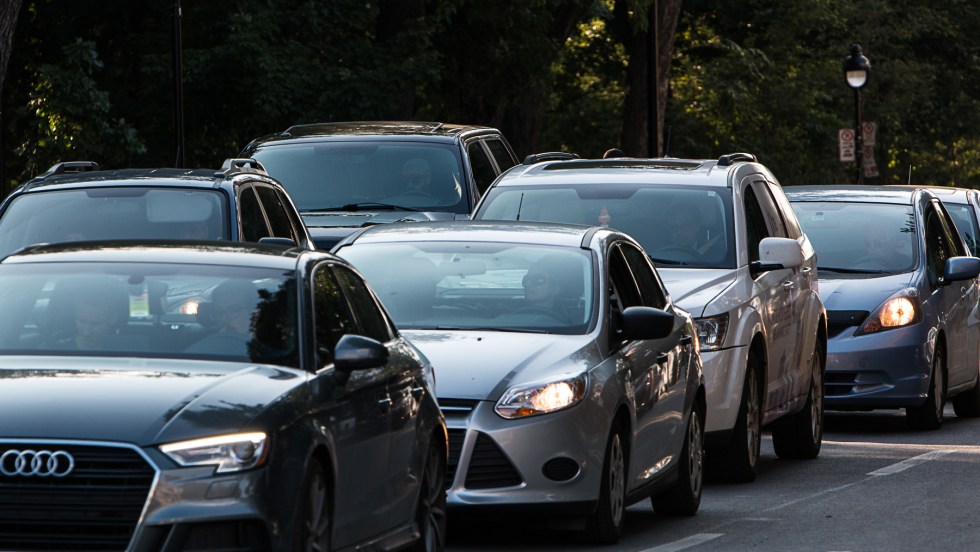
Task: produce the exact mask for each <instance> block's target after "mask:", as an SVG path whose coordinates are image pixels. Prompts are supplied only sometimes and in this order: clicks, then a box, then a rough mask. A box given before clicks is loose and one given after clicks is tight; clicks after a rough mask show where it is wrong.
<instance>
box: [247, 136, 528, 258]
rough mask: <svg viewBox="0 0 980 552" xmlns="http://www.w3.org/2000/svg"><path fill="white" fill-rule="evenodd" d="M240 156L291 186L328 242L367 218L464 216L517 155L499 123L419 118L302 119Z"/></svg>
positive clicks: (319, 237) (315, 231) (314, 229)
mask: <svg viewBox="0 0 980 552" xmlns="http://www.w3.org/2000/svg"><path fill="white" fill-rule="evenodd" d="M241 156H242V157H248V158H254V159H257V160H258V161H259V162H261V163H262V164H263V165H264V166H265V167H266V168H267V169H268V171H269V174H271V175H272V176H273V177H275V178H276V179H278V180H279V181H280V182H282V184H283V186H285V187H286V189H287V190H289V194H290V196H292V198H293V200H294V201H295V202H296V206H297V207H298V208H299V211H300V213H301V214H302V216H303V220H304V222H305V223H306V225H307V227H308V228H309V231H310V234H311V235H312V236H313V239H314V241H316V243H317V246H318V247H319V248H321V249H329V248H330V247H332V246H333V245H334V244H336V243H337V242H338V241H339V240H340V239H341V238H343V237H344V236H347V235H348V234H350V233H351V232H353V231H354V229H356V228H359V227H363V226H370V225H373V224H383V223H391V222H410V221H426V220H453V219H455V218H464V217H466V216H467V215H469V213H470V212H471V211H472V210H473V207H474V206H476V203H477V201H478V200H479V198H480V196H481V195H482V194H483V193H484V192H485V191H486V190H487V188H488V187H489V186H490V184H491V183H492V182H493V181H494V179H496V178H497V176H498V175H500V173H502V172H504V171H505V170H507V169H509V168H510V167H512V166H514V165H516V164H517V163H518V159H517V156H515V155H514V150H513V149H512V148H511V146H510V144H508V143H507V140H506V139H505V138H504V137H503V135H502V134H501V133H500V131H499V130H497V129H495V128H489V127H484V126H473V125H457V124H446V123H437V122H414V121H362V122H343V123H321V124H308V125H296V126H292V127H290V128H288V129H286V130H285V131H283V132H279V133H276V134H270V135H268V136H263V137H261V138H256V139H255V140H253V141H252V142H251V143H250V144H248V145H247V146H246V147H245V149H244V150H242V152H241Z"/></svg>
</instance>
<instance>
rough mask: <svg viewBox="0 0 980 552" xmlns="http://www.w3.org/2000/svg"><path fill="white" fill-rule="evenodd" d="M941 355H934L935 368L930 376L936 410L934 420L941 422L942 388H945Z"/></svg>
mask: <svg viewBox="0 0 980 552" xmlns="http://www.w3.org/2000/svg"><path fill="white" fill-rule="evenodd" d="M941 359H942V355H940V354H939V353H936V359H935V360H934V361H933V364H935V366H934V367H933V370H932V371H933V374H932V385H933V392H932V395H933V406H934V407H935V409H936V419H937V420H939V421H942V419H943V406H945V405H944V404H943V387H945V385H944V384H945V381H944V380H943V377H944V376H945V374H943V363H942V361H941Z"/></svg>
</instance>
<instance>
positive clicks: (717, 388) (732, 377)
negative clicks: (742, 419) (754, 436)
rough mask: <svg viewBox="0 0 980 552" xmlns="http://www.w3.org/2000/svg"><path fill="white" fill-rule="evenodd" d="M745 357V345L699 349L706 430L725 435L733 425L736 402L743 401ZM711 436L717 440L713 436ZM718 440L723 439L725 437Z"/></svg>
mask: <svg viewBox="0 0 980 552" xmlns="http://www.w3.org/2000/svg"><path fill="white" fill-rule="evenodd" d="M747 359H748V357H747V353H746V348H745V347H733V348H731V349H720V350H717V351H702V352H701V364H702V365H703V366H704V390H705V396H706V398H707V404H708V411H707V414H706V415H705V426H704V430H705V433H706V434H714V435H716V436H717V435H726V434H729V433H730V432H731V429H732V428H733V427H735V418H736V417H737V416H738V406H739V404H740V403H741V401H742V392H741V390H742V383H743V382H744V381H745V363H746V362H747ZM706 438H709V437H708V436H706ZM710 440H711V441H716V439H710ZM717 441H719V442H722V443H725V442H727V439H718V440H717Z"/></svg>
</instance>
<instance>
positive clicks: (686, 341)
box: [681, 335, 694, 345]
mask: <svg viewBox="0 0 980 552" xmlns="http://www.w3.org/2000/svg"><path fill="white" fill-rule="evenodd" d="M693 342H694V338H693V337H691V336H689V335H685V336H684V337H682V338H681V345H690V344H691V343H693Z"/></svg>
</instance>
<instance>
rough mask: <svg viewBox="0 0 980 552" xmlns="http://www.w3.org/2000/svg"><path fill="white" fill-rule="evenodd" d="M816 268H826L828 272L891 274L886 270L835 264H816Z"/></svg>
mask: <svg viewBox="0 0 980 552" xmlns="http://www.w3.org/2000/svg"><path fill="white" fill-rule="evenodd" d="M817 270H818V271H820V270H827V271H830V272H839V273H841V274H891V272H889V271H887V270H871V269H866V268H838V267H835V266H818V267H817Z"/></svg>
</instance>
